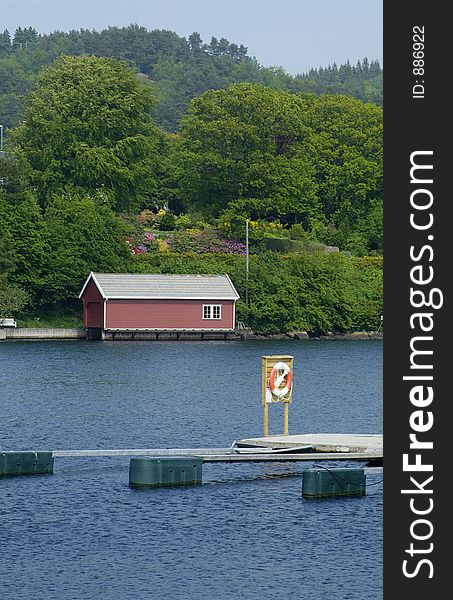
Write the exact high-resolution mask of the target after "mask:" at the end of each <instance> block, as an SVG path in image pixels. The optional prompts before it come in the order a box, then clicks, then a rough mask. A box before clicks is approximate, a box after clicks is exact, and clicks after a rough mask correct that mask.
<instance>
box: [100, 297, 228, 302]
mask: <svg viewBox="0 0 453 600" xmlns="http://www.w3.org/2000/svg"><path fill="white" fill-rule="evenodd" d="M106 300H110V301H111V300H150V301H152V300H175V301H178V300H179V301H181V302H184V300H209V301H210V302H214V301H216V300H219V301H221V300H222V301H226V300H230V301H231V302H235V301H236V298H231V297H230V298H225V297H220V296H212V297H209V296H184V298H170V296H153V297H152V298H150V297H149V296H109V297H108V298H106Z"/></svg>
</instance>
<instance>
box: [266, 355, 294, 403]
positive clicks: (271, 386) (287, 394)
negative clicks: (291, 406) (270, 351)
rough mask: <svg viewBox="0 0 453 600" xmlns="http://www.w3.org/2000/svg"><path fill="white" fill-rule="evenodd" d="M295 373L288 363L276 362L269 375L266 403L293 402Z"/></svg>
mask: <svg viewBox="0 0 453 600" xmlns="http://www.w3.org/2000/svg"><path fill="white" fill-rule="evenodd" d="M292 389H293V372H292V369H291V367H290V366H289V365H288V363H286V362H283V361H280V362H276V363H275V364H274V366H273V367H272V369H271V372H270V374H269V380H268V384H267V388H266V403H271V402H282V401H287V402H289V401H291V393H292Z"/></svg>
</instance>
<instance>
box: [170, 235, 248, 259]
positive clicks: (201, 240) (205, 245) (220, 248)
mask: <svg viewBox="0 0 453 600" xmlns="http://www.w3.org/2000/svg"><path fill="white" fill-rule="evenodd" d="M167 242H168V244H169V247H170V249H171V250H172V252H196V253H198V254H205V253H214V254H245V253H246V247H245V244H243V243H242V242H240V241H238V240H228V239H222V238H220V237H219V235H218V233H217V232H216V231H213V230H206V231H201V232H199V233H189V232H188V231H186V232H177V233H175V234H173V235H172V237H171V238H167Z"/></svg>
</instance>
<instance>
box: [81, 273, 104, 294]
mask: <svg viewBox="0 0 453 600" xmlns="http://www.w3.org/2000/svg"><path fill="white" fill-rule="evenodd" d="M90 279H92V280H93V281H94V284H95V286H96V287H97V288H98V291H99V293H100V294H101V296H102V297H103V298H104V300H106V296H105V295H104V292H103V291H102V288H101V286H100V285H99V282H98V280H97V279H96V276H95V274H94V273H93V271H91V272H90V274H89V275H88V277H87V280H86V281H85V283H84V285H83V288H82V291H81V292H80V294H79V298H81V297H82V296H83V292H84V291H85V288H86V286H87V285H88V282H89V281H90Z"/></svg>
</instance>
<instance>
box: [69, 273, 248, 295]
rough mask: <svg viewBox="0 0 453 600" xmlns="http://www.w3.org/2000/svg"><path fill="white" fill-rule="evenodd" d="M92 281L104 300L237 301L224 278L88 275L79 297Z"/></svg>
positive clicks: (134, 274)
mask: <svg viewBox="0 0 453 600" xmlns="http://www.w3.org/2000/svg"><path fill="white" fill-rule="evenodd" d="M90 280H93V282H94V284H95V285H96V287H97V288H98V290H99V292H100V293H101V295H102V297H103V298H104V299H118V300H120V299H121V300H129V299H130V300H158V299H159V300H160V299H167V300H179V299H181V300H237V299H238V298H239V294H238V293H237V291H236V290H235V288H234V285H233V283H232V282H231V279H230V278H229V277H228V275H142V274H136V273H93V272H91V273H90V274H89V276H88V278H87V280H86V282H85V284H84V286H83V288H82V291H81V292H80V294H79V298H81V297H82V296H83V293H84V291H85V288H86V286H87V285H88V283H89V281H90Z"/></svg>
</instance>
